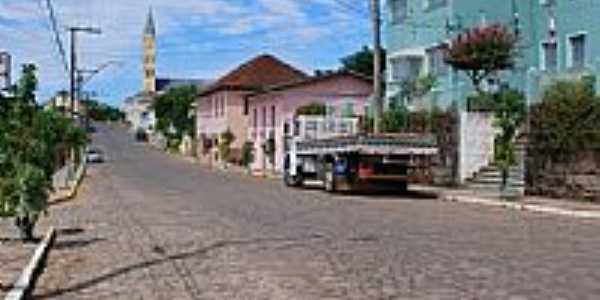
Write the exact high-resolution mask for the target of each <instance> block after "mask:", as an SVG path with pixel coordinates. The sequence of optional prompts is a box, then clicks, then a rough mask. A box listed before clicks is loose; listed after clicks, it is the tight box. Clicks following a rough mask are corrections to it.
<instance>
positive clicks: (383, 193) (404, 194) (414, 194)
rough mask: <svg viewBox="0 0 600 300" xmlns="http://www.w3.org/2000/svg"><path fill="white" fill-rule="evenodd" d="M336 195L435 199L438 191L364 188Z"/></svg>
mask: <svg viewBox="0 0 600 300" xmlns="http://www.w3.org/2000/svg"><path fill="white" fill-rule="evenodd" d="M337 195H339V196H342V197H356V196H361V197H366V198H372V199H381V198H385V199H387V200H437V199H439V197H440V196H439V195H438V193H435V192H431V191H419V190H410V189H409V190H407V191H398V190H364V191H352V192H340V193H337Z"/></svg>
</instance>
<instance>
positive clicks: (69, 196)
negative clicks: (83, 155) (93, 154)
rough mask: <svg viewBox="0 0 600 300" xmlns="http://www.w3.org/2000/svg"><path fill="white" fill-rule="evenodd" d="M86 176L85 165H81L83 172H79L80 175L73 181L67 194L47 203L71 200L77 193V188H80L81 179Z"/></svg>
mask: <svg viewBox="0 0 600 300" xmlns="http://www.w3.org/2000/svg"><path fill="white" fill-rule="evenodd" d="M86 174H87V163H86V164H84V165H83V170H82V171H81V175H80V176H78V178H76V179H75V183H74V184H73V186H72V187H70V188H69V190H68V192H67V193H66V194H65V195H61V196H60V197H56V198H53V199H52V200H50V201H49V203H52V202H64V201H67V200H71V199H73V198H74V197H75V196H76V195H77V191H78V190H79V187H80V186H81V183H82V182H83V178H85V175H86Z"/></svg>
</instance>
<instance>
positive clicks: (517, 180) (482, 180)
mask: <svg viewBox="0 0 600 300" xmlns="http://www.w3.org/2000/svg"><path fill="white" fill-rule="evenodd" d="M467 182H470V183H481V184H502V178H486V177H475V178H472V179H469V180H467ZM508 182H509V183H510V184H513V185H525V179H524V178H517V177H509V178H508Z"/></svg>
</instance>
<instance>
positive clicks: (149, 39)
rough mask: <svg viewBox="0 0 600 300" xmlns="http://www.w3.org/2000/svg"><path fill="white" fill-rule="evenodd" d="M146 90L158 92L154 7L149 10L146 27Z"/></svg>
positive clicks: (144, 62)
mask: <svg viewBox="0 0 600 300" xmlns="http://www.w3.org/2000/svg"><path fill="white" fill-rule="evenodd" d="M143 66H144V76H143V77H144V92H147V93H154V92H156V28H155V25H154V18H153V16H152V9H150V10H149V11H148V18H147V20H146V26H145V27H144V61H143Z"/></svg>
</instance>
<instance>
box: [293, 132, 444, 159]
mask: <svg viewBox="0 0 600 300" xmlns="http://www.w3.org/2000/svg"><path fill="white" fill-rule="evenodd" d="M296 151H297V153H298V155H312V154H319V153H334V152H337V153H349V152H356V153H361V154H367V155H368V154H373V155H376V154H377V155H380V154H383V155H405V154H411V155H435V154H437V153H438V149H437V143H436V138H435V136H433V135H423V134H383V135H350V136H338V137H332V138H326V139H314V140H305V141H298V142H297V149H296Z"/></svg>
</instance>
